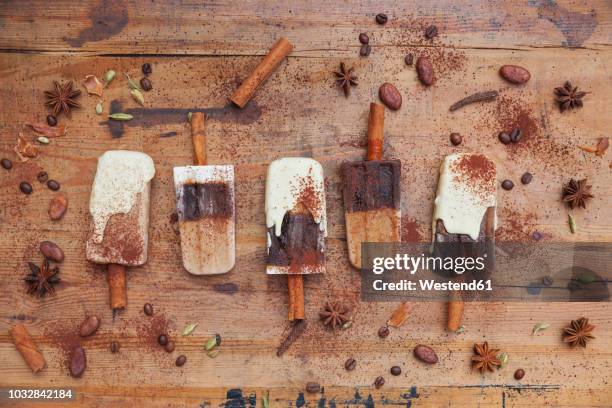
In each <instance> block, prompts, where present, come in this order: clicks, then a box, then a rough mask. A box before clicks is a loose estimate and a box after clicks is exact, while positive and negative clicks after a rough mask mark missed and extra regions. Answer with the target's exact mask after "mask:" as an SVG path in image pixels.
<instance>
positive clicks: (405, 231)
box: [401, 215, 425, 242]
mask: <svg viewBox="0 0 612 408" xmlns="http://www.w3.org/2000/svg"><path fill="white" fill-rule="evenodd" d="M401 236H402V242H425V241H424V240H423V236H422V235H421V232H420V231H419V224H418V223H417V222H416V220H415V219H414V218H410V217H409V216H407V215H402V230H401Z"/></svg>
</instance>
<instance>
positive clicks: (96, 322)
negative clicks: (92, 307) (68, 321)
mask: <svg viewBox="0 0 612 408" xmlns="http://www.w3.org/2000/svg"><path fill="white" fill-rule="evenodd" d="M98 327H100V319H99V318H98V316H87V318H85V320H84V321H83V323H81V328H80V329H79V334H80V335H81V337H87V336H91V335H92V334H94V333H95V332H96V330H98Z"/></svg>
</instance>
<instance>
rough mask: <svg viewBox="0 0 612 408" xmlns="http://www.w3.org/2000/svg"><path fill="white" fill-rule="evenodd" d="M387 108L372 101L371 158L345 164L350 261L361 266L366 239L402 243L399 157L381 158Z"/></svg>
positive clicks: (345, 216) (355, 265)
mask: <svg viewBox="0 0 612 408" xmlns="http://www.w3.org/2000/svg"><path fill="white" fill-rule="evenodd" d="M384 118H385V108H384V106H383V105H380V104H377V103H372V104H370V118H369V121H368V156H367V158H368V160H367V161H359V162H355V163H345V164H343V166H342V176H343V196H344V208H345V214H344V218H345V221H346V240H347V244H348V253H349V261H350V262H351V264H352V265H353V266H354V267H356V268H361V244H362V243H364V242H400V241H401V236H400V230H401V219H402V214H401V209H400V193H401V189H400V177H401V175H400V171H401V163H400V161H399V160H382V150H383V139H384V130H383V129H384Z"/></svg>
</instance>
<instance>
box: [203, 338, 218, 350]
mask: <svg viewBox="0 0 612 408" xmlns="http://www.w3.org/2000/svg"><path fill="white" fill-rule="evenodd" d="M215 347H217V338H216V337H211V338H210V339H208V341H207V342H206V344H205V345H204V348H205V349H206V351H210V350H212V349H214V348H215Z"/></svg>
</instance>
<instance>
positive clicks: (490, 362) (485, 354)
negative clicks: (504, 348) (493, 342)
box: [472, 341, 501, 374]
mask: <svg viewBox="0 0 612 408" xmlns="http://www.w3.org/2000/svg"><path fill="white" fill-rule="evenodd" d="M497 353H499V350H498V349H491V348H489V343H488V342H486V341H485V342H484V343H482V344H478V343H476V344H474V355H473V356H472V369H476V370H480V372H481V373H483V374H484V373H485V372H486V371H487V370H489V371H491V372H493V371H495V367H499V366H501V361H499V359H498V358H497Z"/></svg>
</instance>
